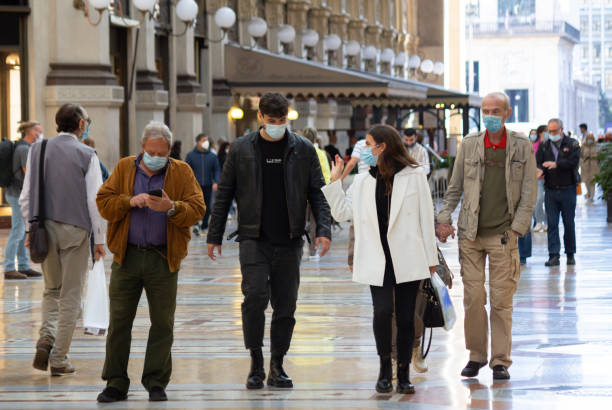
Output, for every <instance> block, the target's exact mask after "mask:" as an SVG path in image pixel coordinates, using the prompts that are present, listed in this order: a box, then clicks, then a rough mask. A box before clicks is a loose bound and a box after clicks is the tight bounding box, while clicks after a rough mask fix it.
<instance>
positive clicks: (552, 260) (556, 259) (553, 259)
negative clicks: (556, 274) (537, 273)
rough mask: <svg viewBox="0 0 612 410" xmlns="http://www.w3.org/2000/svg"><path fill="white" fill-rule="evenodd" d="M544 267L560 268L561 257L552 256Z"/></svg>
mask: <svg viewBox="0 0 612 410" xmlns="http://www.w3.org/2000/svg"><path fill="white" fill-rule="evenodd" d="M544 266H559V255H553V254H551V255H550V257H549V258H548V260H547V261H546V263H544Z"/></svg>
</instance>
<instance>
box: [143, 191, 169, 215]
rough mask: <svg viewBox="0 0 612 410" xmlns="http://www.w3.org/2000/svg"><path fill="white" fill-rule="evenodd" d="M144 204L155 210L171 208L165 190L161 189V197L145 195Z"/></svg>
mask: <svg viewBox="0 0 612 410" xmlns="http://www.w3.org/2000/svg"><path fill="white" fill-rule="evenodd" d="M147 196H148V198H147V201H146V204H147V206H148V207H149V208H151V209H152V210H154V211H157V212H168V210H169V209H170V208H172V201H171V200H170V197H169V196H168V194H166V191H164V190H162V197H161V198H160V197H158V196H153V195H147Z"/></svg>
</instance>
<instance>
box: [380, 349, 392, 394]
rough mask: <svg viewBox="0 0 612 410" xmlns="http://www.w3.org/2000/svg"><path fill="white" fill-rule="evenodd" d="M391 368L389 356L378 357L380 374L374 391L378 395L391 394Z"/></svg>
mask: <svg viewBox="0 0 612 410" xmlns="http://www.w3.org/2000/svg"><path fill="white" fill-rule="evenodd" d="M392 380H393V368H392V364H391V356H380V372H379V373H378V381H377V382H376V391H377V392H379V393H391V392H392V391H393V383H392Z"/></svg>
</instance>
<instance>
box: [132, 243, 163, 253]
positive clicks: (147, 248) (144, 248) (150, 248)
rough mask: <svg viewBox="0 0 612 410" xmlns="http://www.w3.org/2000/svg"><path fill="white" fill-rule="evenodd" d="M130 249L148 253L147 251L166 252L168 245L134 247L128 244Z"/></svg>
mask: <svg viewBox="0 0 612 410" xmlns="http://www.w3.org/2000/svg"><path fill="white" fill-rule="evenodd" d="M128 247H129V248H132V249H135V250H137V251H142V252H146V251H156V252H159V251H165V250H166V245H160V246H153V245H133V244H131V243H128Z"/></svg>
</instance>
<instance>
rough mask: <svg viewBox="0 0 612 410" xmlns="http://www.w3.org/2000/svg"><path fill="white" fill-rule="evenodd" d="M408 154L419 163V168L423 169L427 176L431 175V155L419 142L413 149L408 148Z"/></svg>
mask: <svg viewBox="0 0 612 410" xmlns="http://www.w3.org/2000/svg"><path fill="white" fill-rule="evenodd" d="M408 153H409V154H410V156H411V157H412V158H414V159H415V160H416V162H418V163H419V166H421V167H422V168H423V170H424V171H425V175H428V174H429V169H430V167H429V155H428V154H427V150H426V149H425V147H423V146H422V145H421V144H419V143H418V142H417V143H416V144H414V145H413V146H412V148H408Z"/></svg>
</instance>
